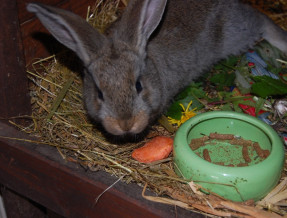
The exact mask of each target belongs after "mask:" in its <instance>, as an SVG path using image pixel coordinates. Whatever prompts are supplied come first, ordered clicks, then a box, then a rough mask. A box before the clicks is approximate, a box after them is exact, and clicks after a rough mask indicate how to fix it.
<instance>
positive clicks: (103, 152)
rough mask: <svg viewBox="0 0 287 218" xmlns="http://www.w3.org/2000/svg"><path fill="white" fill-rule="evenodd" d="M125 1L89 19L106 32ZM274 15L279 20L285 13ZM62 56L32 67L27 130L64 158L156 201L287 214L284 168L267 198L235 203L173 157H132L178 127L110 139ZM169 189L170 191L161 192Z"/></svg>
mask: <svg viewBox="0 0 287 218" xmlns="http://www.w3.org/2000/svg"><path fill="white" fill-rule="evenodd" d="M271 2H272V3H274V1H271ZM126 4H127V2H126V1H123V0H108V1H103V0H97V1H96V3H95V6H93V7H92V8H90V9H89V12H88V15H87V20H88V21H89V22H90V23H91V24H92V25H93V26H95V27H96V28H98V29H99V30H100V31H101V32H104V31H105V30H106V27H107V26H109V25H110V24H111V23H112V22H114V21H115V20H116V19H117V18H118V16H119V14H120V13H121V10H122V8H123V7H124V6H125V5H126ZM284 6H285V4H284ZM274 17H275V18H276V19H277V23H280V22H281V19H282V18H283V17H284V18H286V16H285V14H281V15H280V16H279V15H278V16H277V15H274ZM279 21H280V22H279ZM285 21H286V19H285ZM286 23H287V22H286ZM63 59H65V62H67V55H66V53H65V52H63V53H61V54H57V55H54V56H51V57H48V58H46V59H42V60H39V61H37V62H35V63H34V64H33V65H32V66H31V67H30V70H28V71H27V73H28V78H29V79H30V81H31V85H30V90H31V97H32V107H33V114H32V119H33V123H32V124H31V126H30V127H29V128H22V130H23V131H25V132H27V133H29V134H31V135H33V136H36V137H38V138H39V141H40V143H42V144H46V145H49V146H54V147H56V148H57V149H58V151H59V153H60V155H61V156H62V157H63V158H64V159H66V160H68V161H72V162H75V163H78V164H80V165H82V166H84V167H86V168H88V169H90V170H91V171H98V170H103V171H106V172H108V173H110V174H111V175H114V176H116V177H118V178H120V180H122V181H124V182H126V183H131V182H135V183H137V184H138V185H140V186H145V188H146V187H148V188H149V189H151V190H153V191H154V192H156V193H157V194H158V196H159V197H151V196H146V195H144V191H143V197H144V198H146V199H148V200H151V201H155V202H162V203H165V204H171V205H176V206H179V207H183V208H186V209H188V210H193V211H196V212H200V213H203V214H206V215H215V216H240V217H276V216H279V215H285V214H287V211H286V210H284V208H285V206H287V203H286V199H287V193H286V192H287V191H286V187H287V179H286V175H285V171H284V172H283V174H282V180H281V181H282V183H281V184H280V185H279V186H278V188H276V189H275V190H274V191H273V192H271V193H270V194H269V195H268V196H266V198H265V199H263V200H262V201H260V202H257V203H254V202H250V201H249V202H244V203H233V202H230V201H227V200H225V199H222V198H221V197H219V196H217V195H215V194H210V195H205V194H203V193H202V192H200V191H198V190H199V189H200V187H199V186H198V185H195V184H194V183H192V182H191V183H190V182H189V181H186V180H184V179H182V178H180V177H178V176H177V175H176V174H175V172H174V169H173V162H172V158H171V157H169V158H167V159H165V160H162V161H158V162H155V163H152V164H141V163H139V162H137V161H135V160H133V159H132V158H131V152H132V151H133V150H134V149H135V148H137V147H139V146H141V145H143V144H144V143H145V142H146V141H147V140H149V139H150V138H152V137H154V136H156V135H168V136H173V133H172V132H173V129H171V130H170V131H171V132H169V131H167V130H166V129H165V128H163V127H162V126H161V125H155V126H153V127H152V131H151V133H150V134H149V135H148V136H147V137H146V138H145V139H144V140H143V141H142V142H139V143H128V144H125V145H117V144H111V143H110V142H108V141H107V140H106V139H105V137H104V135H102V133H101V131H99V130H98V129H97V127H96V126H95V125H93V124H92V123H91V122H90V120H89V119H88V117H87V114H86V111H85V110H84V107H83V103H82V78H81V75H80V74H79V73H77V72H73V71H71V70H70V69H69V68H67V67H66V66H65V65H64V64H62V61H61V60H63ZM72 62H73V61H71V63H72ZM163 122H164V123H166V119H164V118H163ZM15 140H21V139H15ZM37 143H39V142H37ZM285 169H286V168H285ZM145 188H144V190H145ZM164 195H165V196H169V197H168V198H167V197H161V196H164ZM99 197H100V196H99ZM98 200H100V199H98Z"/></svg>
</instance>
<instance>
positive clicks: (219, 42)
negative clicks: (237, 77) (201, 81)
mask: <svg viewBox="0 0 287 218" xmlns="http://www.w3.org/2000/svg"><path fill="white" fill-rule="evenodd" d="M264 20H265V16H264V15H262V14H260V13H258V12H257V11H255V10H254V9H253V8H251V7H250V6H248V5H245V4H242V3H240V2H239V1H237V0H202V1H198V0H189V1H184V0H171V1H169V2H168V4H167V8H166V13H165V15H164V17H163V19H162V22H161V24H160V26H159V28H158V29H157V30H156V31H155V32H154V34H153V35H152V38H151V40H150V43H149V45H148V56H149V57H150V58H151V59H153V60H154V61H155V62H156V63H157V65H158V66H159V67H158V69H162V70H160V72H162V73H163V74H164V75H162V76H163V77H166V80H165V81H166V82H167V84H166V86H165V87H166V88H167V89H171V88H173V89H174V82H175V81H177V80H178V84H182V86H184V85H186V84H187V83H189V82H190V81H191V80H192V79H194V78H196V77H197V76H199V75H200V74H201V73H202V71H203V70H205V69H206V68H208V67H210V66H211V65H212V64H214V63H216V62H217V61H219V60H221V59H223V58H226V57H227V56H228V55H232V54H239V53H240V52H243V51H246V50H247V49H248V48H250V47H252V46H253V45H254V43H255V42H256V40H258V39H260V37H261V35H262V26H263V25H264ZM168 72H169V73H168ZM174 72H177V73H174ZM168 84H170V86H169V85H168ZM175 92H177V90H175ZM173 94H174V93H172V95H173Z"/></svg>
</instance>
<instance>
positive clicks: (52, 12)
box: [27, 3, 106, 65]
mask: <svg viewBox="0 0 287 218" xmlns="http://www.w3.org/2000/svg"><path fill="white" fill-rule="evenodd" d="M27 10H28V11H29V12H33V13H35V14H36V15H37V17H38V18H39V19H40V21H41V22H42V24H43V25H44V26H45V27H46V28H47V29H48V30H49V32H50V33H51V34H52V35H53V36H54V37H55V38H56V39H57V40H58V41H59V42H61V43H62V44H64V45H65V46H67V47H68V48H70V49H71V50H73V51H74V52H75V53H76V54H77V55H78V56H79V58H80V59H81V60H82V61H83V62H84V64H85V65H88V64H89V63H90V62H91V55H92V54H93V53H95V52H97V51H98V50H99V49H100V48H101V47H102V46H103V44H104V42H105V41H106V38H105V36H104V35H102V34H100V33H99V32H98V31H97V30H95V29H94V28H93V27H92V26H91V25H89V24H88V23H87V22H86V21H85V20H84V19H83V18H81V17H80V16H78V15H76V14H74V13H72V12H69V11H66V10H63V9H60V8H55V7H51V6H47V5H44V4H40V3H30V4H28V6H27Z"/></svg>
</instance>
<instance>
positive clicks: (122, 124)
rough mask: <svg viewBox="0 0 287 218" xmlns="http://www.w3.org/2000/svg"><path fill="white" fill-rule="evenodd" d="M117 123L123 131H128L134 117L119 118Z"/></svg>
mask: <svg viewBox="0 0 287 218" xmlns="http://www.w3.org/2000/svg"><path fill="white" fill-rule="evenodd" d="M118 124H119V126H120V128H121V129H122V130H123V131H125V132H128V131H130V130H131V129H132V127H133V125H134V118H131V119H127V120H119V121H118Z"/></svg>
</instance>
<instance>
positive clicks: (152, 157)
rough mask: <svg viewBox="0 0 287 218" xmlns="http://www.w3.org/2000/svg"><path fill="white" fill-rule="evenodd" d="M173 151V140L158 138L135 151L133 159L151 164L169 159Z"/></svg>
mask: <svg viewBox="0 0 287 218" xmlns="http://www.w3.org/2000/svg"><path fill="white" fill-rule="evenodd" d="M172 149H173V139H172V138H169V137H165V136H157V137H155V138H153V139H152V140H150V141H149V142H147V143H146V144H145V145H144V146H143V147H140V148H138V149H135V150H134V151H133V153H132V157H133V158H134V159H136V160H137V161H139V162H142V163H151V162H154V161H157V160H162V159H164V158H167V157H168V155H169V154H170V152H171V151H172Z"/></svg>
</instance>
